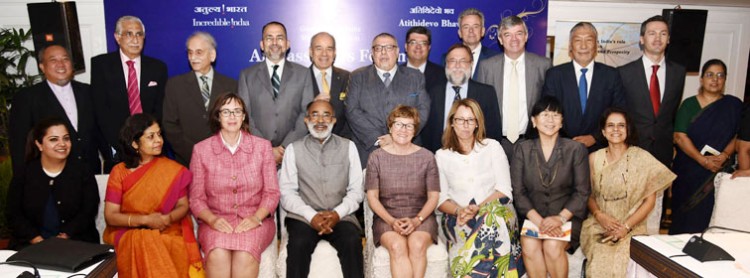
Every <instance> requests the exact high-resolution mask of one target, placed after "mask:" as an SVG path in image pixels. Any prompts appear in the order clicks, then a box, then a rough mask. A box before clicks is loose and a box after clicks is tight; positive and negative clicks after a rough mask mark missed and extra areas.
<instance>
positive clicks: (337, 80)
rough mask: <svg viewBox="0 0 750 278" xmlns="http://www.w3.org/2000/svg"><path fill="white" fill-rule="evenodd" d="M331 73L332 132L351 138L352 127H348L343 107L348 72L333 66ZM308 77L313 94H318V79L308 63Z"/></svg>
mask: <svg viewBox="0 0 750 278" xmlns="http://www.w3.org/2000/svg"><path fill="white" fill-rule="evenodd" d="M332 72H333V73H332V74H331V84H329V85H330V89H331V101H330V102H331V105H332V106H333V112H334V113H335V115H336V125H334V126H333V133H334V134H336V135H338V136H341V137H344V138H347V139H349V138H352V129H351V128H350V127H349V123H348V122H347V121H346V108H345V107H344V100H346V88H347V87H349V75H350V73H349V72H348V71H346V70H344V69H341V68H337V67H333V70H332ZM310 78H311V79H312V87H313V96H318V95H319V94H320V89H319V88H318V80H317V79H315V69H313V65H310Z"/></svg>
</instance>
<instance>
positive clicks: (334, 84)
mask: <svg viewBox="0 0 750 278" xmlns="http://www.w3.org/2000/svg"><path fill="white" fill-rule="evenodd" d="M310 61H312V65H310V74H311V77H312V83H313V95H314V96H315V99H316V100H318V99H322V100H325V101H328V102H330V103H331V106H333V110H334V112H336V124H335V125H334V126H333V134H336V135H338V136H341V137H344V138H347V139H349V138H352V129H351V128H349V123H347V122H346V115H345V112H344V100H345V99H346V87H347V86H348V85H349V74H350V73H349V72H348V71H346V70H344V69H341V68H338V67H334V66H333V62H335V61H336V39H334V38H333V36H332V35H331V34H329V33H326V32H320V33H317V34H315V35H313V37H312V39H310Z"/></svg>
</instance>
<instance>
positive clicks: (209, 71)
mask: <svg viewBox="0 0 750 278" xmlns="http://www.w3.org/2000/svg"><path fill="white" fill-rule="evenodd" d="M193 72H194V73H195V77H197V78H198V80H201V76H208V81H211V80H214V67H211V68H210V69H209V70H208V73H206V74H201V73H200V72H197V71H193Z"/></svg>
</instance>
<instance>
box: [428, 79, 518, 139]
mask: <svg viewBox="0 0 750 278" xmlns="http://www.w3.org/2000/svg"><path fill="white" fill-rule="evenodd" d="M447 83H448V81H443V82H442V83H441V84H437V85H435V86H433V87H432V88H430V89H429V90H428V91H427V93H428V94H429V95H430V100H431V103H430V107H431V109H430V116H429V117H428V118H427V123H426V124H425V126H424V129H422V132H421V133H420V137H421V138H422V146H423V147H424V148H425V149H428V150H430V151H432V152H436V151H437V150H439V149H440V148H441V147H442V146H443V144H442V137H443V131H444V130H445V129H444V127H443V124H444V119H445V117H446V116H447V115H446V111H445V102H446V99H445V90H446V86H447ZM466 96H467V98H472V99H474V100H476V101H477V102H478V103H479V107H480V108H481V109H482V113H483V114H484V125H485V130H486V131H487V134H486V135H487V137H488V138H492V139H495V140H497V141H498V142H500V139H501V138H502V136H503V132H502V130H503V129H502V120H501V119H500V109H499V108H498V107H497V96H496V95H495V89H494V88H493V87H492V86H490V85H486V84H482V83H479V82H476V81H474V80H473V79H470V80H469V88H468V92H467V95H466ZM450 101H453V100H450Z"/></svg>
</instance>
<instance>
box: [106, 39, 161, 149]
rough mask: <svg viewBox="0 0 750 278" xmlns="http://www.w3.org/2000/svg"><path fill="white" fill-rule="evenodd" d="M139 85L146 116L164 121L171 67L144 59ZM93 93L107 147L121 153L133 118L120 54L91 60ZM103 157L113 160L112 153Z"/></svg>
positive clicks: (151, 59)
mask: <svg viewBox="0 0 750 278" xmlns="http://www.w3.org/2000/svg"><path fill="white" fill-rule="evenodd" d="M138 81H139V82H140V93H141V106H142V107H143V113H148V114H151V115H153V116H154V117H156V119H157V120H159V121H161V113H162V102H163V100H164V88H165V86H166V84H167V65H166V64H164V62H162V61H159V60H157V59H154V58H151V57H148V56H144V55H141V76H139V79H138ZM91 91H92V95H93V99H94V105H96V118H97V121H98V122H99V127H100V128H101V130H102V134H104V138H105V140H106V143H107V145H108V146H107V147H114V148H115V149H118V148H119V146H118V143H117V139H118V137H119V133H120V128H122V126H123V124H125V119H127V118H128V117H130V108H129V105H128V89H127V80H125V73H124V72H123V69H122V60H120V51H119V50H118V51H115V52H110V53H107V54H102V55H99V56H96V57H94V58H91ZM118 152H119V151H118ZM103 156H104V158H105V159H107V160H110V159H111V156H112V154H111V151H110V152H106V153H103Z"/></svg>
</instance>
